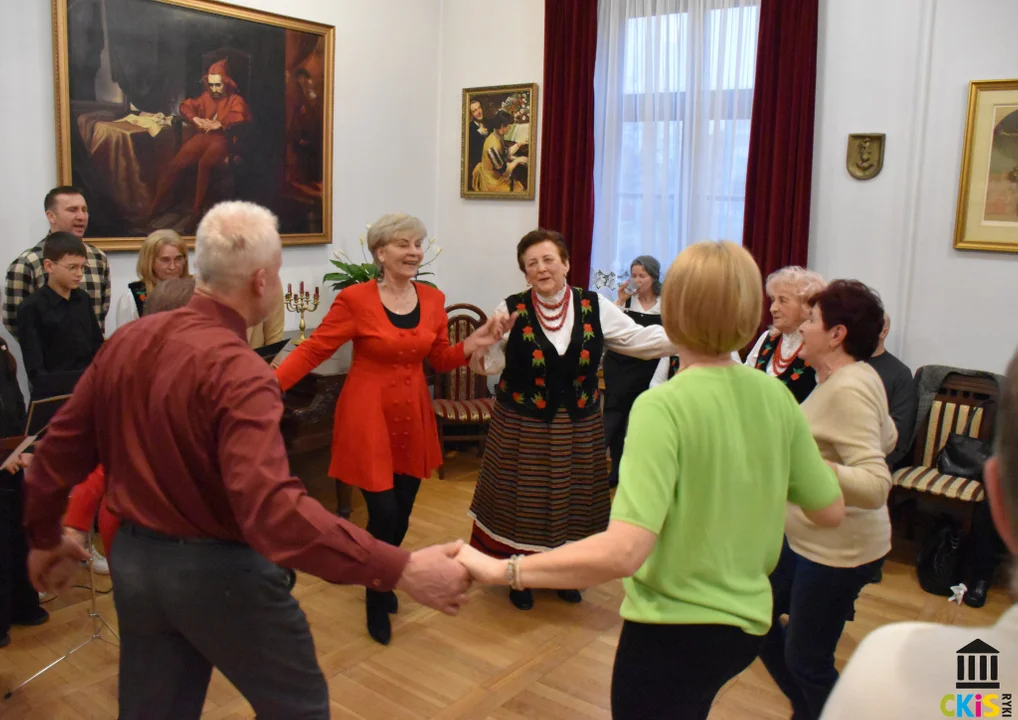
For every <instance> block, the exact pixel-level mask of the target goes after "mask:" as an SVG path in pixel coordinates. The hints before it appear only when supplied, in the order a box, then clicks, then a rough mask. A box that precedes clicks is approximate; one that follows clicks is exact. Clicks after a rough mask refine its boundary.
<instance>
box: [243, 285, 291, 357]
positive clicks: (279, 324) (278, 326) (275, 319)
mask: <svg viewBox="0 0 1018 720" xmlns="http://www.w3.org/2000/svg"><path fill="white" fill-rule="evenodd" d="M285 318H286V307H285V306H284V303H283V296H282V295H280V296H279V304H278V305H276V307H275V308H274V309H273V310H272V312H271V313H270V314H269V316H268V317H267V318H265V320H264V321H262V322H261V323H259V324H258V325H252V326H251V327H249V328H248V329H247V344H248V345H250V346H251V347H253V348H260V347H263V346H265V345H271V344H272V343H274V342H279V341H280V340H282V339H283V322H284V320H285Z"/></svg>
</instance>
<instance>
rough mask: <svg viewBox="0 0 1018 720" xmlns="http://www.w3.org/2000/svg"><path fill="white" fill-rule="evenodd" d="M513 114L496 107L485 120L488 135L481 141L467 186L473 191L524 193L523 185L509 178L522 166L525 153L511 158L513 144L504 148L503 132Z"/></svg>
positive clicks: (510, 121) (515, 148)
mask: <svg viewBox="0 0 1018 720" xmlns="http://www.w3.org/2000/svg"><path fill="white" fill-rule="evenodd" d="M512 124H513V116H512V115H510V114H509V113H508V112H506V111H505V110H499V111H498V112H497V113H495V115H494V116H493V117H492V118H491V119H490V120H488V121H487V122H485V125H486V126H487V127H488V130H489V132H488V137H487V138H486V139H485V141H484V147H483V150H482V155H481V162H479V163H478V164H477V165H475V166H474V170H473V173H472V174H471V175H472V177H471V183H472V185H471V187H473V189H474V190H475V191H477V192H526V190H527V188H526V187H525V186H524V185H523V184H522V183H520V182H519V181H517V180H514V179H513V170H515V169H516V166H517V165H521V164H522V165H526V164H527V163H528V162H529V159H528V158H527V156H525V155H523V156H520V157H513V154H514V153H515V152H516V150H517V149H518V148H517V146H516V145H513V146H511V147H508V148H507V147H506V144H505V134H506V132H507V131H508V130H509V128H510V127H512Z"/></svg>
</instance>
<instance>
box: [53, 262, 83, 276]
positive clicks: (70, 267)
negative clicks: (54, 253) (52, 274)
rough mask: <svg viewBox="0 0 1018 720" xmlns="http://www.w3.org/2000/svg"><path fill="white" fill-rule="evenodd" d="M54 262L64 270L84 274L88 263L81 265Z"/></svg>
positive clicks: (73, 273)
mask: <svg viewBox="0 0 1018 720" xmlns="http://www.w3.org/2000/svg"><path fill="white" fill-rule="evenodd" d="M54 264H55V265H56V266H57V267H62V268H63V269H64V270H66V271H67V272H69V273H71V274H72V275H84V274H85V271H86V270H88V265H87V264H84V263H83V264H81V265H63V264H61V263H54Z"/></svg>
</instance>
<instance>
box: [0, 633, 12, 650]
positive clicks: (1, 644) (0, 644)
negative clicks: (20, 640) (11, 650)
mask: <svg viewBox="0 0 1018 720" xmlns="http://www.w3.org/2000/svg"><path fill="white" fill-rule="evenodd" d="M10 644H11V636H10V635H4V636H3V637H2V638H0V648H5V647H7V646H8V645H10Z"/></svg>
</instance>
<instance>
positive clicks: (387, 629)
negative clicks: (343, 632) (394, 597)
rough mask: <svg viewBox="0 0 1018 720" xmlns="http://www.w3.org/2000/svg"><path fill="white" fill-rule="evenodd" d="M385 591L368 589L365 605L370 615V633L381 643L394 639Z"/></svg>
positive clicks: (384, 643) (387, 642) (386, 643)
mask: <svg viewBox="0 0 1018 720" xmlns="http://www.w3.org/2000/svg"><path fill="white" fill-rule="evenodd" d="M385 595H386V594H385V593H380V592H376V591H375V590H368V591H367V593H366V594H365V602H364V606H365V608H366V609H367V615H368V635H370V636H371V637H372V639H374V641H375V642H377V643H378V644H380V645H388V644H389V641H390V640H392V625H391V624H390V622H389V609H388V598H386V596H385Z"/></svg>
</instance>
